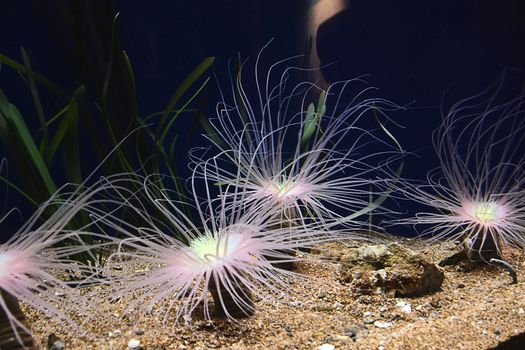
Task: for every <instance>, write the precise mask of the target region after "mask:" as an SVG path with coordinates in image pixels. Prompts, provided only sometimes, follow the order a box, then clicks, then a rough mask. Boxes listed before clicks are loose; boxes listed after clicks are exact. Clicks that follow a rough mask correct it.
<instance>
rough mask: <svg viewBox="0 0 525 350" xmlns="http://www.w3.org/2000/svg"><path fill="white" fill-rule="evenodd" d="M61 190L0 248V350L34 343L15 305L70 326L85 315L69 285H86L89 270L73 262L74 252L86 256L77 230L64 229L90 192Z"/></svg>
mask: <svg viewBox="0 0 525 350" xmlns="http://www.w3.org/2000/svg"><path fill="white" fill-rule="evenodd" d="M66 188H67V186H64V187H63V188H62V189H61V191H58V192H56V193H55V194H54V196H52V197H51V198H50V199H49V200H48V201H46V202H45V203H43V204H42V205H41V206H40V207H39V208H38V209H37V211H36V212H35V213H34V214H33V215H32V216H31V218H29V219H28V220H27V221H26V222H25V223H24V224H23V225H22V227H21V228H20V229H19V230H18V231H17V232H16V233H15V234H14V235H13V236H12V237H11V238H9V239H8V240H7V241H6V242H5V243H1V244H0V347H1V348H2V349H3V348H4V347H5V348H6V349H7V348H13V349H14V348H17V349H18V348H20V347H24V348H25V347H31V346H32V345H33V338H32V335H31V330H30V329H29V326H28V325H27V324H26V323H25V321H24V315H23V313H22V311H21V309H20V307H19V305H18V302H19V301H22V302H24V303H26V304H27V305H29V306H31V307H32V308H34V309H36V310H39V311H41V312H44V313H46V314H49V315H52V316H54V317H55V319H57V320H61V321H65V322H67V323H68V324H69V325H70V326H73V327H78V326H77V324H76V322H75V321H73V319H72V317H71V316H72V315H74V314H77V315H78V314H83V316H84V317H85V316H86V315H87V314H88V312H87V308H86V307H88V305H90V303H87V302H86V300H85V299H84V298H83V297H82V296H81V295H80V291H79V290H78V288H77V289H75V288H72V284H75V285H78V284H80V283H86V282H87V281H88V280H89V279H90V277H91V275H92V274H93V271H94V270H92V268H91V267H88V266H86V265H82V264H80V263H79V262H78V261H75V260H73V259H72V256H74V255H76V254H81V253H82V254H89V252H88V251H87V247H86V246H84V245H83V244H82V240H80V238H79V237H80V235H82V234H83V232H82V230H68V229H67V225H68V223H69V222H70V221H71V220H72V219H73V218H74V217H75V215H77V213H78V212H79V211H80V209H81V208H82V206H83V204H84V203H85V202H86V201H88V200H89V198H90V196H91V193H85V192H82V193H80V192H78V191H77V190H75V191H73V192H70V193H69V194H67V193H66V192H65V189H66ZM56 207H58V209H57V208H56ZM50 211H51V212H53V214H52V215H51V216H49V212H50ZM3 219H5V216H4V217H3V218H2V221H3ZM72 277H74V278H75V280H74V281H73V280H72V279H71V278H72ZM68 278H69V279H70V280H69V281H68ZM57 305H60V307H58V306H57Z"/></svg>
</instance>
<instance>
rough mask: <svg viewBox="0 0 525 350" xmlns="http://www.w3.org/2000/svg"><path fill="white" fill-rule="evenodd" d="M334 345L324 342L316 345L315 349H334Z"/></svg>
mask: <svg viewBox="0 0 525 350" xmlns="http://www.w3.org/2000/svg"><path fill="white" fill-rule="evenodd" d="M334 349H335V346H334V345H333V344H328V343H324V344H323V345H320V346H318V347H317V350H334Z"/></svg>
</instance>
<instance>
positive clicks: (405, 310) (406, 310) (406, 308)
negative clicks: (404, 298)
mask: <svg viewBox="0 0 525 350" xmlns="http://www.w3.org/2000/svg"><path fill="white" fill-rule="evenodd" d="M401 312H402V313H405V314H407V315H408V314H409V313H411V312H412V306H411V305H410V304H406V305H405V306H403V307H402V308H401Z"/></svg>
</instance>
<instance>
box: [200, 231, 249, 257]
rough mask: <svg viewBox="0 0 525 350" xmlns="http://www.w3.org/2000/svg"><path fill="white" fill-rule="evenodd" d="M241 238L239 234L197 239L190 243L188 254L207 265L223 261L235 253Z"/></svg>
mask: <svg viewBox="0 0 525 350" xmlns="http://www.w3.org/2000/svg"><path fill="white" fill-rule="evenodd" d="M241 238H242V237H241V235H239V234H228V235H221V236H219V237H213V236H203V237H199V238H197V239H195V240H193V241H192V242H191V244H190V254H191V255H193V257H194V258H197V259H198V260H200V261H202V262H207V263H213V262H215V261H217V260H223V259H225V258H226V257H227V256H228V255H229V254H231V253H232V252H234V251H236V249H237V248H238V247H239V245H240V243H241Z"/></svg>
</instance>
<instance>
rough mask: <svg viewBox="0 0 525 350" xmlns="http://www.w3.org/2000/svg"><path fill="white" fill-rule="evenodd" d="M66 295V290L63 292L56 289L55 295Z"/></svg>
mask: <svg viewBox="0 0 525 350" xmlns="http://www.w3.org/2000/svg"><path fill="white" fill-rule="evenodd" d="M64 295H66V294H65V293H64V292H61V291H59V290H57V291H55V296H57V297H63V296H64Z"/></svg>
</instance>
